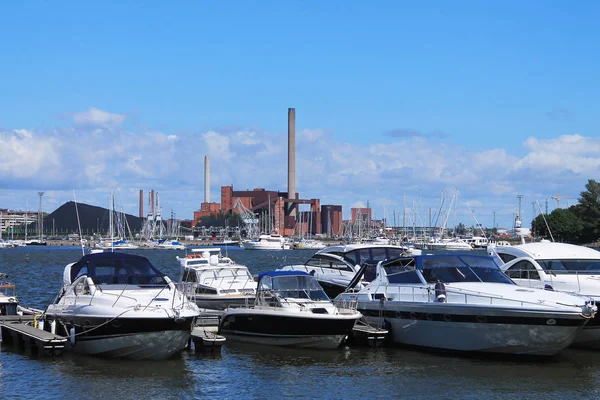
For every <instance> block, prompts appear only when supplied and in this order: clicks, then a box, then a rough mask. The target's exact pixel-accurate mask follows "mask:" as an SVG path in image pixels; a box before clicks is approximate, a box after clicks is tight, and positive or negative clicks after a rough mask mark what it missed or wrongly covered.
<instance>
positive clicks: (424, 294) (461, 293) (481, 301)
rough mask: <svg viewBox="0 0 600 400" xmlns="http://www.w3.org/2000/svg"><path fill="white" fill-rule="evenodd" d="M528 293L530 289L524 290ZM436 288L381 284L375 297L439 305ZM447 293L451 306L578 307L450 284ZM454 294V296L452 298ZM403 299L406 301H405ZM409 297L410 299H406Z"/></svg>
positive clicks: (376, 290)
mask: <svg viewBox="0 0 600 400" xmlns="http://www.w3.org/2000/svg"><path fill="white" fill-rule="evenodd" d="M522 290H524V291H526V290H528V289H525V288H523V289H522ZM435 292H436V291H435V287H434V286H433V285H430V286H422V285H411V286H400V285H385V284H380V285H377V286H376V287H375V291H374V292H373V293H375V296H376V295H377V294H378V293H382V294H383V295H384V298H385V299H387V300H395V301H407V300H409V301H412V302H426V303H437V299H436V297H437V296H436V293H435ZM445 292H446V301H445V302H446V303H450V304H472V305H486V304H489V305H506V304H507V303H508V304H516V305H520V306H525V305H533V306H536V307H553V306H556V305H560V306H565V305H567V306H576V305H574V304H563V303H558V302H554V301H547V300H544V301H541V300H538V301H528V300H520V299H512V298H510V297H505V296H502V295H498V294H492V293H486V292H481V291H476V290H470V289H465V288H456V287H451V286H449V285H448V284H446V285H445ZM450 294H452V295H454V296H452V297H450V296H449V295H450ZM394 295H397V296H394ZM403 297H404V299H405V300H403ZM406 297H408V299H406ZM460 298H462V299H463V300H464V301H463V302H460V301H458V299H460Z"/></svg>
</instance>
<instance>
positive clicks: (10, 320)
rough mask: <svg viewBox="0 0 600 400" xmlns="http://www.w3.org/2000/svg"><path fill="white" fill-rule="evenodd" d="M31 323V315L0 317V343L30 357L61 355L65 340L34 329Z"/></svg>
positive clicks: (32, 320)
mask: <svg viewBox="0 0 600 400" xmlns="http://www.w3.org/2000/svg"><path fill="white" fill-rule="evenodd" d="M33 322H34V316H33V315H23V316H20V315H2V316H0V342H3V343H7V344H12V345H13V346H15V347H16V348H18V349H24V350H25V351H27V352H28V353H30V354H32V355H39V356H52V357H55V356H57V355H60V354H62V351H63V349H64V347H65V344H66V342H67V338H66V337H64V336H60V335H56V334H53V333H50V332H46V331H43V330H41V329H38V328H34V327H33Z"/></svg>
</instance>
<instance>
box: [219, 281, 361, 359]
mask: <svg viewBox="0 0 600 400" xmlns="http://www.w3.org/2000/svg"><path fill="white" fill-rule="evenodd" d="M361 317H362V315H361V314H360V313H359V312H357V311H356V309H354V308H352V307H348V306H335V305H333V304H332V302H331V300H330V299H329V297H327V295H326V294H325V292H324V291H323V289H322V288H321V287H320V286H319V284H318V283H317V281H316V279H315V278H314V277H313V276H312V275H310V274H307V273H305V272H301V271H271V272H265V273H263V274H261V275H260V277H259V283H258V292H257V295H256V300H255V303H254V304H253V305H252V306H250V307H230V308H228V309H227V310H225V313H224V314H223V317H222V319H221V323H220V325H219V333H220V334H221V335H224V336H225V337H227V339H228V340H229V339H230V340H234V341H242V342H249V343H257V344H268V345H278V346H291V347H311V348H325V349H330V348H337V347H338V346H339V345H340V344H341V343H342V342H343V340H344V339H345V338H346V337H347V336H348V335H349V334H350V332H351V330H352V327H353V326H354V324H355V322H356V321H357V320H358V319H359V318H361Z"/></svg>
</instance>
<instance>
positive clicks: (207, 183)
mask: <svg viewBox="0 0 600 400" xmlns="http://www.w3.org/2000/svg"><path fill="white" fill-rule="evenodd" d="M204 202H205V203H210V157H209V156H204Z"/></svg>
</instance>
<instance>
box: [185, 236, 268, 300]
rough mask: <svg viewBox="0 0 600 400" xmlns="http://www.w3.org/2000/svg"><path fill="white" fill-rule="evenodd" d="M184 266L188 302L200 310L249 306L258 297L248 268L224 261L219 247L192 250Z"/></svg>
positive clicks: (228, 260)
mask: <svg viewBox="0 0 600 400" xmlns="http://www.w3.org/2000/svg"><path fill="white" fill-rule="evenodd" d="M177 259H178V260H179V263H180V264H181V283H182V285H183V291H184V292H185V294H186V295H187V296H188V298H190V299H192V300H194V301H195V302H196V304H197V305H198V307H200V308H207V309H210V310H224V309H226V308H227V307H229V306H231V305H248V304H251V303H253V302H254V298H255V296H256V281H255V280H254V278H253V277H252V275H251V274H250V272H249V271H248V267H246V266H245V265H241V264H236V263H235V262H234V261H233V260H232V259H231V258H229V257H224V256H222V254H221V249H220V248H218V247H211V248H201V249H191V252H190V253H188V254H186V255H185V256H184V257H177Z"/></svg>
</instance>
